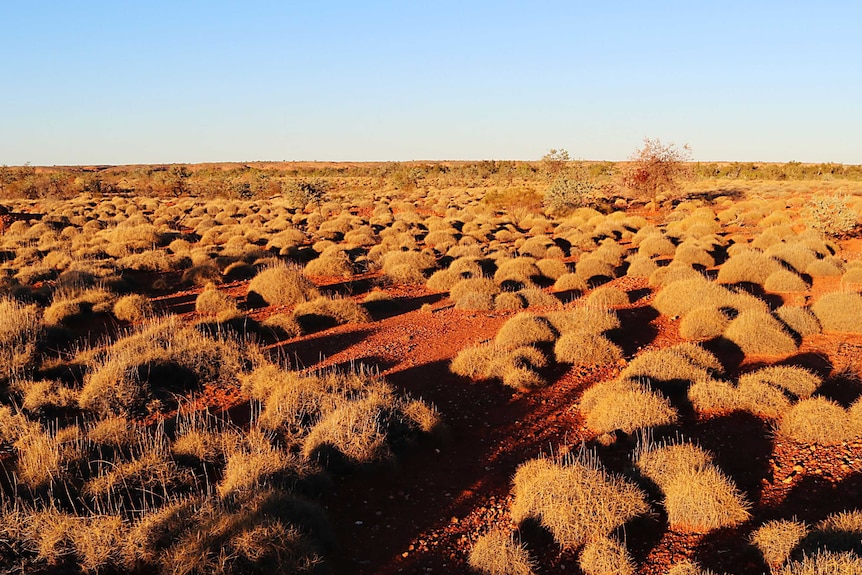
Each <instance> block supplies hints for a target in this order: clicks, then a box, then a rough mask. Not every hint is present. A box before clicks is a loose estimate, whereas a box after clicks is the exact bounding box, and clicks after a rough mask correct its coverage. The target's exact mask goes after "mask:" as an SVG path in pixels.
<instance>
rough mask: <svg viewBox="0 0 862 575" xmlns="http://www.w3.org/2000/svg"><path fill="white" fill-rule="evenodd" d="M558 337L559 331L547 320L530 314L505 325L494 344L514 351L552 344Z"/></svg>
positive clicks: (516, 317)
mask: <svg viewBox="0 0 862 575" xmlns="http://www.w3.org/2000/svg"><path fill="white" fill-rule="evenodd" d="M557 337H558V333H557V331H556V330H555V329H554V326H553V325H552V324H551V322H550V321H548V320H547V319H546V318H544V317H542V316H537V315H533V314H530V313H519V314H518V315H516V316H514V317H513V318H511V319H510V320H508V321H507V322H506V323H504V324H503V327H501V328H500V331H498V332H497V336H496V337H495V338H494V344H495V345H497V346H498V347H503V348H509V349H513V348H516V347H521V346H525V345H533V344H536V343H543V342H545V343H551V342H554V341H555V340H556V339H557Z"/></svg>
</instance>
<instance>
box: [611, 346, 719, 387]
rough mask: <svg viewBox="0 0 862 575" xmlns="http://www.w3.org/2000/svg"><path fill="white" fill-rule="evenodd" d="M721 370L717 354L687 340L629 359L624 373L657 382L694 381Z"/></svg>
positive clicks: (630, 376) (624, 374) (624, 375)
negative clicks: (686, 341)
mask: <svg viewBox="0 0 862 575" xmlns="http://www.w3.org/2000/svg"><path fill="white" fill-rule="evenodd" d="M721 372H722V366H721V363H719V361H718V359H716V357H715V356H714V355H712V354H711V353H710V352H708V351H706V350H705V349H703V348H702V347H700V346H698V345H695V344H692V343H684V344H679V345H676V346H673V347H669V348H665V349H659V350H653V351H646V352H643V353H641V354H640V355H638V356H637V357H635V358H634V359H633V360H632V361H631V362H629V364H628V366H626V368H625V369H624V370H623V371H622V373H621V374H620V375H621V376H622V377H627V378H631V379H642V378H649V379H650V380H651V381H652V382H654V383H662V382H675V381H682V382H689V383H690V382H695V381H699V380H703V379H709V378H710V376H711V374H712V373H721Z"/></svg>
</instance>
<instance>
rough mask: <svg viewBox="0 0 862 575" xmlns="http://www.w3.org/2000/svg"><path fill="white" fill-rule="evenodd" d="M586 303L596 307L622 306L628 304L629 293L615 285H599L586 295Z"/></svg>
mask: <svg viewBox="0 0 862 575" xmlns="http://www.w3.org/2000/svg"><path fill="white" fill-rule="evenodd" d="M587 304H589V305H594V306H598V307H623V306H627V305H629V294H628V293H626V292H625V291H623V290H621V289H619V288H615V287H608V286H605V287H599V288H596V289H594V290H593V291H592V292H590V295H589V296H587Z"/></svg>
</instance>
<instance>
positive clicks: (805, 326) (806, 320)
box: [774, 305, 820, 337]
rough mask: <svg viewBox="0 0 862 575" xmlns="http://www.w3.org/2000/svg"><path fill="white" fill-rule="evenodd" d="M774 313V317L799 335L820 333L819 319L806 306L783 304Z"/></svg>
mask: <svg viewBox="0 0 862 575" xmlns="http://www.w3.org/2000/svg"><path fill="white" fill-rule="evenodd" d="M774 313H775V317H777V318H778V319H780V320H781V321H783V322H784V325H786V326H787V327H789V328H790V329H792V330H793V331H794V332H795V333H796V334H797V335H799V336H800V337H807V336H810V335H816V334H818V333H820V321H819V320H818V319H817V317H816V316H815V315H814V314H813V313H811V311H810V310H809V309H808V308H804V307H794V306H786V305H783V306H781V307H779V308H778V309H776V310H775V312H774Z"/></svg>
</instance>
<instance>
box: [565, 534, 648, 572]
mask: <svg viewBox="0 0 862 575" xmlns="http://www.w3.org/2000/svg"><path fill="white" fill-rule="evenodd" d="M578 566H580V568H581V571H583V572H584V574H585V575H607V574H608V573H614V574H615V575H634V574H635V563H634V560H633V559H632V557H631V555H630V554H629V552H628V549H626V546H625V545H623V544H622V543H621V542H619V541H617V540H616V539H614V538H613V537H597V538H595V539H591V540H590V541H588V542H587V543H586V545H584V548H583V549H582V550H581V555H580V557H579V558H578Z"/></svg>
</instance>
